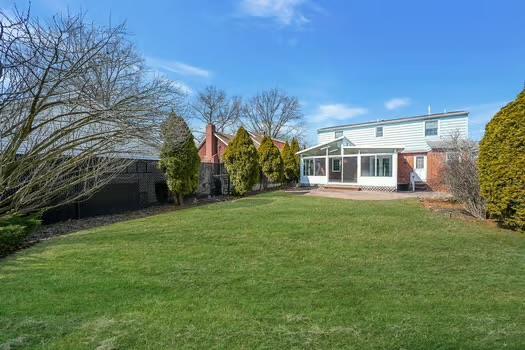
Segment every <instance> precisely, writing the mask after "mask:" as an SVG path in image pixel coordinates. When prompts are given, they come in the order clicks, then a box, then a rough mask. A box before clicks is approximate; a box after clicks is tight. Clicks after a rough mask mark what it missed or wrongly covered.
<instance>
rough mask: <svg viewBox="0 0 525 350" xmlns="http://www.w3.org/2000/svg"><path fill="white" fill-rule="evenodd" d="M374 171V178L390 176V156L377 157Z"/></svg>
mask: <svg viewBox="0 0 525 350" xmlns="http://www.w3.org/2000/svg"><path fill="white" fill-rule="evenodd" d="M376 169H377V175H376V176H392V156H377V157H376Z"/></svg>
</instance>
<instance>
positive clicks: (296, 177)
mask: <svg viewBox="0 0 525 350" xmlns="http://www.w3.org/2000/svg"><path fill="white" fill-rule="evenodd" d="M300 150H301V148H300V147H299V141H297V139H296V138H293V139H292V143H291V144H290V152H291V153H292V155H293V157H294V159H295V165H294V176H293V181H296V182H298V181H299V178H300V176H301V172H300V169H299V167H300V166H301V157H300V156H299V155H298V154H297V152H299V151H300Z"/></svg>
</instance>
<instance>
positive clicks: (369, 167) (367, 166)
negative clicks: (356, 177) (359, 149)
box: [361, 156, 376, 176]
mask: <svg viewBox="0 0 525 350" xmlns="http://www.w3.org/2000/svg"><path fill="white" fill-rule="evenodd" d="M375 164H376V163H375V156H361V176H375V173H376V168H375Z"/></svg>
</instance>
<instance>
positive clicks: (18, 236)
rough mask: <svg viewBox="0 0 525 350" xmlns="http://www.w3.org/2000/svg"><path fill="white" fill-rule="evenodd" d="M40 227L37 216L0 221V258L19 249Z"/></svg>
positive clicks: (15, 217)
mask: <svg viewBox="0 0 525 350" xmlns="http://www.w3.org/2000/svg"><path fill="white" fill-rule="evenodd" d="M39 225H40V220H39V219H38V218H37V217H35V216H12V217H9V218H6V219H2V220H0V257H3V256H6V255H8V254H10V253H12V252H14V251H16V250H17V249H19V248H20V247H21V246H22V244H23V243H24V241H25V240H26V238H27V237H28V236H29V235H30V234H31V232H32V231H33V230H34V229H36V228H37V227H38V226H39Z"/></svg>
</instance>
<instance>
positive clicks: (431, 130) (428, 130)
mask: <svg viewBox="0 0 525 350" xmlns="http://www.w3.org/2000/svg"><path fill="white" fill-rule="evenodd" d="M437 134H438V121H437V120H427V121H426V122H425V136H437Z"/></svg>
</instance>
